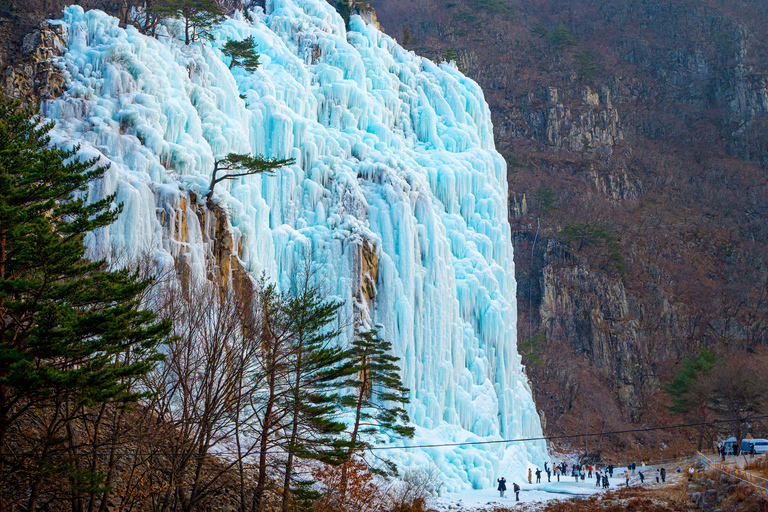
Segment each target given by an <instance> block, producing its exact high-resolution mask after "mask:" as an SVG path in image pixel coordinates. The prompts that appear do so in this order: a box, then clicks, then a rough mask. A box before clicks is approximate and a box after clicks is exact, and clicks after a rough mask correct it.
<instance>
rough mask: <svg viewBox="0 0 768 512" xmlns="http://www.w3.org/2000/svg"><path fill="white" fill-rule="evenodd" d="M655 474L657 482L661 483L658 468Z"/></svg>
mask: <svg viewBox="0 0 768 512" xmlns="http://www.w3.org/2000/svg"><path fill="white" fill-rule="evenodd" d="M655 475H656V483H659V470H658V469H657V470H656V473H655Z"/></svg>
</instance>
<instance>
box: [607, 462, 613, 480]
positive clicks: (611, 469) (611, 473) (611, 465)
mask: <svg viewBox="0 0 768 512" xmlns="http://www.w3.org/2000/svg"><path fill="white" fill-rule="evenodd" d="M608 476H610V477H611V478H613V464H610V465H609V466H608Z"/></svg>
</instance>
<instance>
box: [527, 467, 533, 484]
mask: <svg viewBox="0 0 768 512" xmlns="http://www.w3.org/2000/svg"><path fill="white" fill-rule="evenodd" d="M532 474H533V473H532V472H531V468H528V483H529V484H531V483H533V482H531V476H532Z"/></svg>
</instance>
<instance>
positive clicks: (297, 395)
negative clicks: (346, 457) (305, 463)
mask: <svg viewBox="0 0 768 512" xmlns="http://www.w3.org/2000/svg"><path fill="white" fill-rule="evenodd" d="M302 345H303V343H302V342H299V346H298V350H297V355H296V372H295V379H296V380H295V382H294V386H295V387H294V390H293V418H292V425H291V438H290V440H289V441H288V459H286V461H285V476H284V477H283V512H288V503H289V501H290V498H291V471H292V470H293V456H294V451H295V450H296V438H297V436H298V433H299V412H300V407H299V400H300V399H301V372H302V367H301V356H302Z"/></svg>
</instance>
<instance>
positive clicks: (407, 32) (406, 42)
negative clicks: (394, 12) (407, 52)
mask: <svg viewBox="0 0 768 512" xmlns="http://www.w3.org/2000/svg"><path fill="white" fill-rule="evenodd" d="M409 46H411V27H410V26H409V25H408V24H407V23H406V24H405V26H404V27H403V48H408V47H409Z"/></svg>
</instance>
